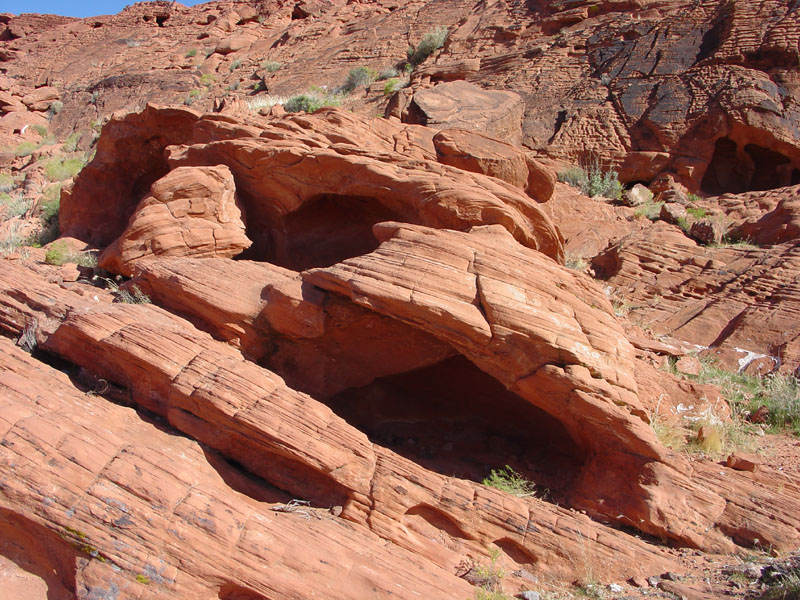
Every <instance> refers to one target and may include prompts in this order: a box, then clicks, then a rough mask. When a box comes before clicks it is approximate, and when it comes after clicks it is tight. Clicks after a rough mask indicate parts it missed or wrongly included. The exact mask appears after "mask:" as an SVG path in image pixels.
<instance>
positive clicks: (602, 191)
mask: <svg viewBox="0 0 800 600" xmlns="http://www.w3.org/2000/svg"><path fill="white" fill-rule="evenodd" d="M558 180H559V181H561V182H562V183H566V184H568V185H571V186H572V187H574V188H577V189H579V190H580V191H581V192H582V193H583V194H585V195H586V196H589V197H590V198H592V197H594V196H604V197H605V198H611V199H612V200H617V199H619V198H620V197H621V196H622V184H621V183H620V182H619V179H617V172H616V171H604V170H603V169H602V168H601V167H600V165H599V163H594V164H592V165H590V166H588V167H586V168H584V167H570V168H569V169H566V170H564V171H561V172H560V173H559V174H558Z"/></svg>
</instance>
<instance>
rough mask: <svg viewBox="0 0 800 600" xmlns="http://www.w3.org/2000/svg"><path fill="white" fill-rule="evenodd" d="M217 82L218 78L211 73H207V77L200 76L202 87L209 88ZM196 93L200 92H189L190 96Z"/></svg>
mask: <svg viewBox="0 0 800 600" xmlns="http://www.w3.org/2000/svg"><path fill="white" fill-rule="evenodd" d="M215 80H216V78H215V77H214V76H213V75H212V74H211V73H206V74H205V75H201V76H200V85H205V86H209V85H212V84H213V83H214V81H215ZM194 91H197V92H199V91H200V90H192V91H190V92H189V95H191V93H192V92H194Z"/></svg>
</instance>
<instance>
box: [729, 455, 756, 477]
mask: <svg viewBox="0 0 800 600" xmlns="http://www.w3.org/2000/svg"><path fill="white" fill-rule="evenodd" d="M725 464H726V465H727V466H729V467H730V468H731V469H735V470H736V471H750V472H751V473H752V472H754V471H755V470H756V469H757V468H758V467H759V465H761V459H760V458H758V456H756V455H755V454H747V453H745V452H736V453H734V454H731V455H729V456H728V458H726V459H725Z"/></svg>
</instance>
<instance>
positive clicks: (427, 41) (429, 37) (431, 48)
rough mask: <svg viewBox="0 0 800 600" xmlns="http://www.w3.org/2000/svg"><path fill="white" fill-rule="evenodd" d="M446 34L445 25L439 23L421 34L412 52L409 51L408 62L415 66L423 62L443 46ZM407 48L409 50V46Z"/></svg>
mask: <svg viewBox="0 0 800 600" xmlns="http://www.w3.org/2000/svg"><path fill="white" fill-rule="evenodd" d="M447 34H448V31H447V27H445V26H444V25H440V26H439V27H437V28H435V29H434V30H432V31H429V32H428V33H426V34H425V35H424V36H422V39H421V40H420V41H419V44H417V47H416V48H414V49H413V52H409V56H408V62H409V63H411V64H412V65H415V66H416V65H419V64H421V63H423V62H424V61H425V60H426V59H427V58H428V57H429V56H430V55H431V54H433V53H434V52H436V51H437V50H438V49H439V48H441V47H442V46H444V43H445V41H446V40H447ZM409 50H411V48H409Z"/></svg>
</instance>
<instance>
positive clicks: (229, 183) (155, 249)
mask: <svg viewBox="0 0 800 600" xmlns="http://www.w3.org/2000/svg"><path fill="white" fill-rule="evenodd" d="M251 243H252V242H251V241H250V240H249V239H247V236H246V235H245V226H244V222H243V220H242V211H241V209H240V207H239V206H238V202H237V200H236V185H235V183H234V181H233V174H232V173H231V172H230V169H228V168H227V167H225V166H218V167H182V168H178V169H175V170H173V171H170V172H169V173H168V174H167V175H165V176H164V177H162V178H161V179H159V180H158V181H156V182H155V183H153V185H152V187H151V189H150V194H149V195H148V196H147V197H146V198H144V199H143V200H142V201H141V202H140V203H139V205H138V206H137V207H136V211H135V213H134V214H133V216H132V217H131V220H130V222H129V223H128V226H127V228H126V229H125V231H123V232H122V235H121V236H120V237H119V238H118V239H117V240H115V241H114V243H113V244H111V245H110V246H109V247H108V248H106V250H105V251H104V253H103V255H102V256H101V257H100V261H99V262H100V265H101V266H102V267H103V268H105V269H108V270H110V271H114V272H116V273H121V274H123V275H128V276H130V275H131V274H132V273H133V268H134V265H135V263H136V262H138V261H140V260H144V259H147V258H151V257H153V256H194V257H223V258H232V257H234V256H236V255H237V254H239V253H241V252H242V251H243V250H245V249H247V248H249V247H250V245H251Z"/></svg>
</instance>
